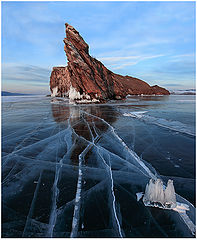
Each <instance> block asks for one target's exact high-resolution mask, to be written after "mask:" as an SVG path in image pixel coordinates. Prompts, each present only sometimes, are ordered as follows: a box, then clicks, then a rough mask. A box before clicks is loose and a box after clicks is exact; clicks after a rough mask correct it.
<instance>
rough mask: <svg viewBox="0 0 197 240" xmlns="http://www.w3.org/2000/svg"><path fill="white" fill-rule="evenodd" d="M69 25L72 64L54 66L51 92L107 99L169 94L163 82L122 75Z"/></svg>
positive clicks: (76, 98) (75, 98) (67, 42)
mask: <svg viewBox="0 0 197 240" xmlns="http://www.w3.org/2000/svg"><path fill="white" fill-rule="evenodd" d="M65 25H66V38H64V43H65V46H64V50H65V52H66V56H67V60H68V66H66V67H54V68H53V70H52V73H51V77H50V89H51V96H61V97H64V96H67V97H69V99H70V101H75V102H77V103H83V102H105V101H107V100H109V99H123V98H125V97H126V96H127V95H128V94H130V95H141V94H143V95H169V94H170V93H169V91H168V90H166V89H164V88H161V87H159V86H157V85H156V86H153V87H151V86H150V85H149V84H147V83H146V82H144V81H142V80H140V79H137V78H133V77H130V76H121V75H118V74H115V73H113V72H112V71H110V70H109V69H107V68H106V67H105V66H104V65H103V64H102V63H101V62H100V61H98V60H97V59H95V58H93V57H91V56H90V55H89V46H88V45H87V43H86V42H85V41H84V40H83V38H82V37H81V36H80V34H79V32H78V31H76V30H75V29H74V28H73V27H72V26H70V25H69V24H67V23H66V24H65Z"/></svg>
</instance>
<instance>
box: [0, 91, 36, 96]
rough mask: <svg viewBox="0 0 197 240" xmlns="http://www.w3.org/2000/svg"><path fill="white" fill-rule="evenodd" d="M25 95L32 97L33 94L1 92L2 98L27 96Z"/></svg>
mask: <svg viewBox="0 0 197 240" xmlns="http://www.w3.org/2000/svg"><path fill="white" fill-rule="evenodd" d="M25 95H32V94H25V93H12V92H6V91H1V96H25Z"/></svg>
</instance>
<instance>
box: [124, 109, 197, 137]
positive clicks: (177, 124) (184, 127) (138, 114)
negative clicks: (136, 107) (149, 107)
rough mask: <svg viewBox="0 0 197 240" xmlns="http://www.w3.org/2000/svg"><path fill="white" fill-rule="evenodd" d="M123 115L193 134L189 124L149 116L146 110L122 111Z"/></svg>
mask: <svg viewBox="0 0 197 240" xmlns="http://www.w3.org/2000/svg"><path fill="white" fill-rule="evenodd" d="M123 116H126V117H134V118H138V119H140V120H142V121H145V122H147V123H151V124H156V125H158V126H160V127H164V128H167V129H170V130H173V131H177V132H181V133H184V134H188V135H192V136H195V131H194V130H193V129H192V128H191V127H190V126H188V125H186V124H184V123H182V122H179V121H172V120H167V119H164V118H157V117H153V116H150V115H148V114H147V111H140V112H139V111H136V112H129V113H124V114H123Z"/></svg>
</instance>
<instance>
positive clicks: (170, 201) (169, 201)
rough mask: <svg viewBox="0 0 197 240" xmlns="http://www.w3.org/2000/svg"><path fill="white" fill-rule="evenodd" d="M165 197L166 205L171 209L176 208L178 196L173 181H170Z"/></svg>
mask: <svg viewBox="0 0 197 240" xmlns="http://www.w3.org/2000/svg"><path fill="white" fill-rule="evenodd" d="M164 195H165V205H166V206H170V207H171V208H174V207H176V196H175V190H174V185H173V181H172V180H170V179H169V180H168V184H167V187H166V189H165V192H164Z"/></svg>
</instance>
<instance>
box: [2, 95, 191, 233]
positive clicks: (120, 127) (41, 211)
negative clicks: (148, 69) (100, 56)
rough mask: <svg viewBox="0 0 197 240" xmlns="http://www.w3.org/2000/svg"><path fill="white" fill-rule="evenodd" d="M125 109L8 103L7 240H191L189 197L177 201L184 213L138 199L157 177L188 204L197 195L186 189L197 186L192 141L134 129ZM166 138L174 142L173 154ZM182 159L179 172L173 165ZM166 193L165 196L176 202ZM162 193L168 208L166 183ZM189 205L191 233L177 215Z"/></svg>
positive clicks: (136, 123) (136, 122)
mask: <svg viewBox="0 0 197 240" xmlns="http://www.w3.org/2000/svg"><path fill="white" fill-rule="evenodd" d="M53 101H54V100H53ZM133 102H134V101H133ZM54 103H55V104H54ZM56 103H58V104H56ZM127 103H128V102H127ZM127 103H126V104H125V105H124V106H121V105H120V104H119V105H117V104H118V103H117V104H114V105H112V104H109V105H84V106H77V105H71V104H69V103H68V102H66V101H62V100H61V99H59V98H58V99H56V102H53V104H51V102H50V99H49V98H44V99H42V100H40V98H39V99H36V98H35V99H34V100H33V101H32V102H29V101H26V102H13V103H12V104H10V103H8V102H5V103H3V105H2V111H3V114H2V125H3V128H2V196H3V197H2V209H3V210H2V213H3V215H2V236H3V237H19V238H20V237H155V236H157V237H191V236H192V231H193V230H191V229H192V228H194V227H195V226H194V225H195V208H194V206H193V205H192V204H191V203H190V202H189V201H187V200H186V199H185V198H183V197H181V196H179V195H178V194H176V200H177V201H178V202H180V203H181V205H180V206H179V205H177V210H179V212H178V211H177V212H175V211H173V212H169V211H167V210H163V209H152V208H147V207H145V206H144V204H143V203H142V202H141V201H137V200H136V196H135V194H136V193H137V192H142V191H144V189H145V187H146V184H147V182H149V181H150V179H154V180H155V181H157V179H158V178H161V179H162V180H163V182H164V183H165V185H166V186H167V181H166V179H169V178H170V179H173V180H174V185H175V189H176V186H178V188H177V189H178V193H179V194H180V195H183V196H186V197H187V196H189V197H190V198H191V196H192V195H193V193H194V192H193V190H192V188H191V189H189V188H188V184H185V185H184V184H183V183H190V184H189V186H192V185H194V180H192V179H194V177H193V176H194V175H193V170H192V169H193V162H192V161H194V157H192V155H191V152H192V147H193V146H194V139H192V138H190V137H189V136H182V135H181V136H177V135H173V134H172V133H171V132H167V133H166V132H162V131H163V130H162V129H160V128H156V129H155V128H153V127H152V126H150V125H147V124H146V123H145V122H144V121H141V120H140V119H138V118H130V120H129V121H128V118H125V117H122V115H121V114H120V111H119V110H120V108H121V110H125V108H126V111H127V112H130V111H134V109H135V106H129V104H127ZM150 107H151V106H150ZM131 108H133V109H131ZM144 111H145V110H144V109H142V111H141V112H144ZM13 119H15V122H14V124H13ZM154 127H156V126H154ZM158 129H160V130H159V131H158ZM157 134H158V135H157ZM166 134H167V135H166ZM166 137H167V139H169V138H170V139H176V141H175V140H172V141H171V143H170V146H173V148H172V149H169V148H168V146H167V144H168V142H169V141H168V140H167V141H166V140H165V139H166ZM161 140H163V142H161ZM164 140H165V141H164ZM164 143H165V144H164ZM173 144H177V145H178V144H179V148H177V145H173ZM174 146H175V147H174ZM185 146H187V148H185ZM159 147H160V148H159ZM141 148H142V149H141ZM155 149H158V152H156V150H155ZM175 149H178V150H179V151H178V153H177V156H176V151H175ZM167 152H169V153H167ZM158 154H160V155H158ZM187 154H190V155H187ZM188 156H190V158H188ZM167 158H169V159H167ZM180 158H181V159H182V161H181V162H179V165H180V168H174V169H176V171H175V170H173V167H172V163H176V159H177V161H178V159H180ZM188 159H189V160H188ZM192 159H193V160H192ZM151 164H152V165H153V166H152V165H151ZM154 164H155V165H154ZM162 167H163V168H162ZM173 171H174V172H173ZM160 173H162V176H160ZM175 173H176V174H177V175H178V176H177V175H174V174H175ZM170 174H171V175H170ZM177 184H178V185H177ZM168 185H169V187H167V188H166V189H167V195H166V196H170V199H171V200H173V197H174V195H173V194H172V192H173V188H172V186H171V185H170V183H169V184H168ZM156 188H157V191H156V193H157V194H155V196H153V197H154V198H156V199H159V200H160V201H163V200H162V199H163V197H162V192H161V183H160V182H157V186H156ZM177 189H176V191H177ZM188 191H189V193H190V194H188ZM139 197H140V196H139ZM138 200H139V199H138ZM164 200H165V198H164ZM189 200H190V199H189ZM191 200H192V198H191ZM173 201H174V200H173ZM184 204H185V205H184ZM186 205H188V206H189V210H186V211H187V216H188V217H189V219H190V221H191V222H190V225H191V229H189V228H188V226H187V224H186V223H185V219H186V217H185V215H184V216H182V217H181V216H180V214H179V213H180V211H182V213H183V211H185V208H187V206H186ZM160 210H161V211H162V212H161V211H160ZM186 222H187V223H188V219H187V221H186ZM192 224H193V225H192Z"/></svg>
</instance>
